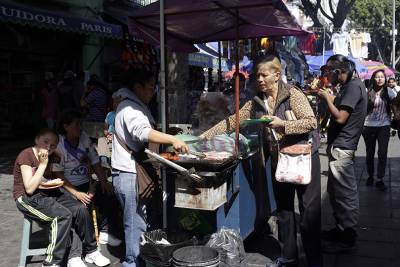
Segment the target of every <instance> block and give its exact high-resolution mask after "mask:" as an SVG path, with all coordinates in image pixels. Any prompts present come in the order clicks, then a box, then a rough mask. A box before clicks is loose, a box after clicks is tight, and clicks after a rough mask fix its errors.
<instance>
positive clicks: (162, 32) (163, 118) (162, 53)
mask: <svg viewBox="0 0 400 267" xmlns="http://www.w3.org/2000/svg"><path fill="white" fill-rule="evenodd" d="M164 19H165V18H164V0H160V58H161V59H160V64H161V66H160V94H161V95H160V102H161V129H162V131H163V132H164V133H165V132H166V131H167V117H166V96H165V95H166V94H165V28H164V22H165V21H164ZM161 178H162V191H163V192H162V201H163V228H164V229H166V228H167V175H166V171H165V168H161Z"/></svg>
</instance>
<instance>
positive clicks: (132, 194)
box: [112, 169, 147, 267]
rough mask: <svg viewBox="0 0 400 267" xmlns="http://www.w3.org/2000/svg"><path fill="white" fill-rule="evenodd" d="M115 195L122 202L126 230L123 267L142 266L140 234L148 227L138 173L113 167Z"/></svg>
mask: <svg viewBox="0 0 400 267" xmlns="http://www.w3.org/2000/svg"><path fill="white" fill-rule="evenodd" d="M112 177H113V186H114V190H115V195H116V197H117V199H118V201H119V202H120V204H121V208H122V211H123V222H124V232H125V259H124V261H123V262H122V266H123V267H136V266H140V259H139V254H140V247H139V243H140V236H141V235H142V233H144V232H145V231H146V229H147V225H146V206H145V205H144V204H143V203H138V201H137V200H138V198H137V191H136V174H135V173H131V172H123V171H119V170H115V169H113V172H112Z"/></svg>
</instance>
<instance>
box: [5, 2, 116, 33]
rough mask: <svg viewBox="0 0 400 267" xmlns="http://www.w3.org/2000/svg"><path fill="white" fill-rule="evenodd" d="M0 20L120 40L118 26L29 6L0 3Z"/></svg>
mask: <svg viewBox="0 0 400 267" xmlns="http://www.w3.org/2000/svg"><path fill="white" fill-rule="evenodd" d="M0 20H4V21H10V22H14V23H21V24H23V25H27V24H29V25H33V26H38V27H46V28H53V29H58V30H60V29H61V30H65V31H72V32H79V33H85V34H90V33H94V34H101V35H105V36H109V37H114V38H122V28H121V26H119V25H114V24H109V23H105V22H102V21H99V20H95V19H89V18H82V17H77V16H71V15H70V14H68V13H63V12H50V11H47V10H44V9H38V8H33V7H30V6H22V5H21V6H20V5H14V4H9V3H6V4H5V3H2V1H0Z"/></svg>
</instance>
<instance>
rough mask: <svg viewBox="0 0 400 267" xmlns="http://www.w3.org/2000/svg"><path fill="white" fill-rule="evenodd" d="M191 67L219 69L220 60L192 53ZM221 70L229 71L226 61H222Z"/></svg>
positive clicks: (190, 58) (190, 57) (189, 58)
mask: <svg viewBox="0 0 400 267" xmlns="http://www.w3.org/2000/svg"><path fill="white" fill-rule="evenodd" d="M188 61H189V65H191V66H198V67H203V68H213V69H218V58H215V57H213V56H209V55H206V54H203V53H191V54H189V57H188ZM221 70H222V71H226V70H228V67H227V64H226V60H225V59H222V60H221Z"/></svg>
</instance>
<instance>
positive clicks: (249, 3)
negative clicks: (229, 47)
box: [129, 0, 307, 52]
mask: <svg viewBox="0 0 400 267" xmlns="http://www.w3.org/2000/svg"><path fill="white" fill-rule="evenodd" d="M236 12H237V14H236ZM164 13H165V32H166V36H167V38H166V43H167V46H168V47H170V48H171V49H172V50H175V51H181V52H195V51H196V48H194V47H193V44H198V43H205V42H211V41H223V40H234V39H236V38H238V39H249V38H255V37H265V36H284V35H304V34H307V32H306V31H304V30H303V29H302V28H301V27H300V26H299V25H298V24H297V22H296V20H295V18H294V17H293V16H292V15H291V14H290V12H289V10H288V9H287V7H286V6H285V4H284V3H283V2H282V1H281V0H168V1H166V4H165V9H164ZM236 22H237V23H238V29H237V30H236ZM159 25H160V4H159V2H155V3H152V4H150V5H147V6H145V7H143V8H139V9H138V10H137V11H135V12H133V13H132V15H131V16H130V22H129V30H130V32H131V33H132V34H134V35H137V36H140V37H141V38H143V39H145V40H147V41H149V42H150V43H151V44H153V45H156V46H158V45H159V40H160V26H159Z"/></svg>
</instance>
